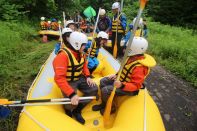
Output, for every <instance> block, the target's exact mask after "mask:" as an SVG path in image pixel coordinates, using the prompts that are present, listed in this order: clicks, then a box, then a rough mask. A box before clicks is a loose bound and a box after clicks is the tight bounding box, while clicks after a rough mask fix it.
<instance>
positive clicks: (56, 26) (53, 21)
mask: <svg viewBox="0 0 197 131" xmlns="http://www.w3.org/2000/svg"><path fill="white" fill-rule="evenodd" d="M51 29H52V30H54V31H58V30H59V24H58V22H57V20H56V19H55V18H52V19H51Z"/></svg>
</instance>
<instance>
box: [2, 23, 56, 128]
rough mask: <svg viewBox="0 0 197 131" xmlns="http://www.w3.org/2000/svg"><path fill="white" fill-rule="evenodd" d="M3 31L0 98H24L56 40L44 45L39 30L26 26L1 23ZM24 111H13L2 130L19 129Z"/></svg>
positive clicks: (16, 109) (3, 124) (4, 120)
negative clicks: (19, 117) (18, 123)
mask: <svg viewBox="0 0 197 131" xmlns="http://www.w3.org/2000/svg"><path fill="white" fill-rule="evenodd" d="M0 29H1V33H0V68H1V70H0V98H7V99H10V100H20V99H25V98H26V94H27V91H28V89H29V87H30V85H31V83H32V81H33V80H34V78H35V76H36V75H37V73H38V71H39V69H40V67H41V65H42V64H43V63H44V62H45V60H46V59H47V57H48V56H49V54H50V52H51V51H52V50H53V46H54V44H53V43H55V41H53V42H51V43H47V44H42V43H41V42H40V38H39V37H37V31H36V30H35V29H34V28H33V27H31V26H30V25H28V24H25V23H20V24H19V23H6V22H1V21H0ZM35 38H36V39H35ZM21 109H22V108H11V111H12V114H11V115H10V116H9V118H7V119H3V120H2V119H0V130H1V131H3V130H4V131H15V130H16V127H17V122H18V116H19V112H20V111H21Z"/></svg>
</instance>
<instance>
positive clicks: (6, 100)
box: [0, 99, 12, 105]
mask: <svg viewBox="0 0 197 131" xmlns="http://www.w3.org/2000/svg"><path fill="white" fill-rule="evenodd" d="M8 104H12V102H11V101H9V100H8V99H0V105H8Z"/></svg>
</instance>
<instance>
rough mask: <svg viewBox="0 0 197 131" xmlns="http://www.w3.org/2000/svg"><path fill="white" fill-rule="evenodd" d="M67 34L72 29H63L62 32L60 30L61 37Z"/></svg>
mask: <svg viewBox="0 0 197 131" xmlns="http://www.w3.org/2000/svg"><path fill="white" fill-rule="evenodd" d="M68 32H70V33H71V32H73V30H72V29H70V28H64V29H63V30H62V35H63V34H65V33H68Z"/></svg>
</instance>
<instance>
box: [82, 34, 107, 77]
mask: <svg viewBox="0 0 197 131" xmlns="http://www.w3.org/2000/svg"><path fill="white" fill-rule="evenodd" d="M108 39H109V36H108V34H107V33H106V32H104V31H100V32H99V33H98V35H97V37H96V38H95V39H94V43H92V42H91V41H89V42H88V43H87V44H86V47H85V50H84V51H85V52H87V55H89V57H88V69H89V71H90V74H92V73H93V71H94V70H95V69H96V67H97V66H98V65H99V61H98V59H97V56H98V53H99V49H100V48H101V47H102V46H103V45H106V43H107V40H108ZM91 44H93V45H91Z"/></svg>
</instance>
